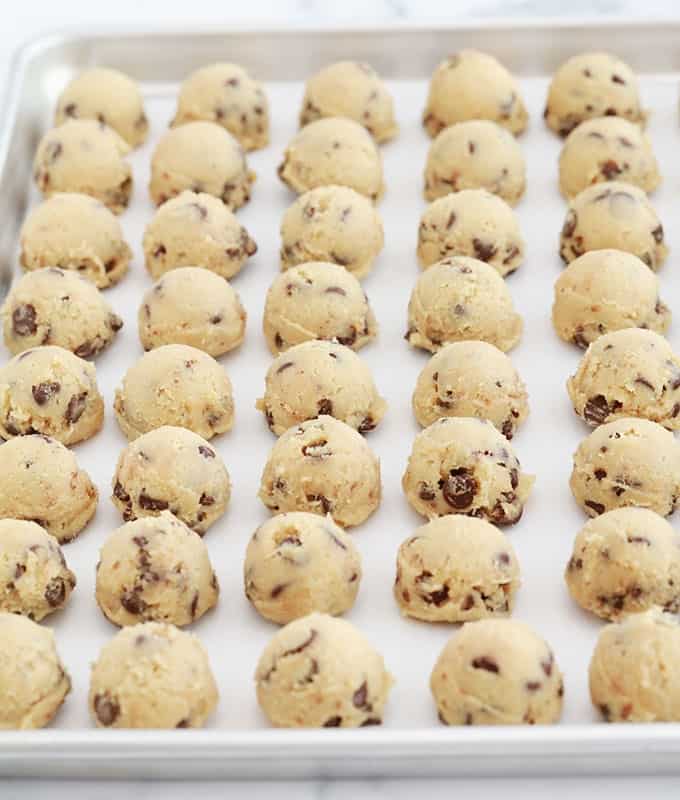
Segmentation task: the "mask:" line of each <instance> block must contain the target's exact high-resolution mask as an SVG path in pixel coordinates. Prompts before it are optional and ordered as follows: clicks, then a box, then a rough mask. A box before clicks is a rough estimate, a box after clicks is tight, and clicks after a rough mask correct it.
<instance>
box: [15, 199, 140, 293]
mask: <svg viewBox="0 0 680 800" xmlns="http://www.w3.org/2000/svg"><path fill="white" fill-rule="evenodd" d="M20 242H21V253H20V255H19V262H20V263H21V266H22V267H23V268H24V269H25V270H36V269H43V267H60V268H61V269H69V270H71V269H72V270H77V271H78V272H79V273H80V274H81V275H83V276H84V277H85V278H89V279H90V280H91V281H92V283H94V284H95V285H96V286H98V287H99V288H100V289H106V288H108V287H109V286H113V285H114V284H115V283H118V281H119V280H120V279H121V278H122V277H123V275H125V273H126V272H127V271H128V266H129V264H130V259H131V258H132V251H131V250H130V248H129V247H128V245H127V243H126V242H125V240H124V239H123V230H122V228H121V227H120V222H119V221H118V220H117V219H116V217H115V215H114V214H112V213H111V211H109V209H108V208H107V207H106V206H105V205H104V204H103V203H100V202H99V200H96V199H95V198H93V197H88V196H87V195H84V194H70V193H67V192H64V193H57V194H53V195H52V196H51V197H50V198H49V199H47V200H45V201H44V202H43V203H41V204H40V205H39V206H36V208H34V209H33V211H31V213H30V214H29V215H28V217H27V218H26V221H25V222H24V224H23V227H22V228H21V233H20Z"/></svg>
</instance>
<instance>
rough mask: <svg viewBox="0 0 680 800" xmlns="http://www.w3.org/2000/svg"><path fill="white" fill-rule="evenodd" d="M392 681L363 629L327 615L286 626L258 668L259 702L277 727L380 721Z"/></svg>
mask: <svg viewBox="0 0 680 800" xmlns="http://www.w3.org/2000/svg"><path fill="white" fill-rule="evenodd" d="M393 682H394V681H393V679H392V676H391V675H390V673H389V672H388V671H387V669H386V668H385V662H384V661H383V659H382V656H381V655H380V654H379V653H378V652H377V651H376V650H375V649H374V648H373V646H372V645H371V644H370V643H369V642H368V640H367V639H365V638H364V636H363V634H362V633H360V632H359V631H358V630H357V629H356V628H355V627H354V626H353V625H351V624H350V623H349V622H346V621H345V620H343V619H338V618H337V617H331V616H328V615H326V614H310V615H309V616H307V617H303V618H302V619H297V620H295V621H294V622H290V623H289V624H288V625H286V627H285V628H282V629H281V630H280V631H279V632H278V633H276V634H275V635H274V637H273V638H272V639H271V641H270V642H269V644H268V645H267V647H265V649H264V652H263V653H262V655H261V656H260V660H259V662H258V665H257V670H256V672H255V685H256V689H257V700H258V703H259V704H260V707H261V708H262V710H263V711H264V713H265V714H266V716H267V718H268V719H269V721H270V722H271V723H272V725H274V726H275V727H277V728H362V727H364V726H366V725H380V724H381V723H382V719H383V712H384V708H385V704H386V703H387V695H388V693H389V691H390V689H391V687H392V684H393Z"/></svg>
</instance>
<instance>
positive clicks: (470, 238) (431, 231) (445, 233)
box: [418, 189, 524, 277]
mask: <svg viewBox="0 0 680 800" xmlns="http://www.w3.org/2000/svg"><path fill="white" fill-rule="evenodd" d="M448 256H470V257H472V258H476V259H478V260H479V261H485V262H486V263H487V264H490V265H491V266H492V267H494V269H496V270H497V271H498V273H499V275H501V276H503V277H505V276H506V275H510V274H512V273H513V272H514V271H515V270H516V269H517V267H519V265H520V264H521V263H522V261H523V259H524V240H523V239H522V234H521V232H520V229H519V222H518V220H517V217H516V216H515V213H514V211H513V210H512V208H510V206H509V205H508V204H507V203H506V202H505V201H504V200H502V199H501V198H500V197H498V195H495V194H491V192H488V191H487V190H486V189H463V191H461V192H453V193H452V194H447V195H446V196H444V197H440V198H439V199H438V200H435V201H434V202H433V203H431V204H430V205H429V206H428V207H427V208H426V209H425V211H424V212H423V215H422V216H421V218H420V226H419V227H418V261H419V262H420V266H421V267H422V268H423V269H427V267H430V266H432V264H436V263H437V262H438V261H440V260H441V259H443V258H447V257H448Z"/></svg>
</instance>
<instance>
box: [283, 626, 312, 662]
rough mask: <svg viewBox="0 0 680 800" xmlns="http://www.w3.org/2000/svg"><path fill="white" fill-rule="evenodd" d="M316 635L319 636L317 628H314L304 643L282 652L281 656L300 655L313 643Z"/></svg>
mask: <svg viewBox="0 0 680 800" xmlns="http://www.w3.org/2000/svg"><path fill="white" fill-rule="evenodd" d="M316 637H317V633H316V630H315V629H314V628H312V629H311V630H310V632H309V636H308V637H307V638H306V639H305V640H304V642H302V644H299V645H298V646H297V647H293V648H292V649H290V650H286V651H284V652H283V653H281V657H282V658H285V657H286V656H295V655H298V654H299V653H301V652H302V651H303V650H306V649H307V648H308V647H309V646H310V645H311V644H312V642H313V641H314V640H315V639H316Z"/></svg>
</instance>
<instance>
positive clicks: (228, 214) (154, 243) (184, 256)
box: [144, 191, 257, 278]
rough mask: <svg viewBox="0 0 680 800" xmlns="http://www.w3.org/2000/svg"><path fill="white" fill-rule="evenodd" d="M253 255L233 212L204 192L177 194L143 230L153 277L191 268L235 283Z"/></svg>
mask: <svg viewBox="0 0 680 800" xmlns="http://www.w3.org/2000/svg"><path fill="white" fill-rule="evenodd" d="M256 252H257V245H256V244H255V242H254V241H253V239H251V237H250V234H249V233H248V231H247V230H246V229H245V228H244V227H243V226H242V225H241V223H240V222H239V221H238V220H237V219H236V217H235V216H234V214H233V212H232V211H230V210H229V209H228V208H227V207H226V206H225V205H224V203H223V202H222V201H221V200H220V199H219V198H217V197H213V196H212V195H211V194H205V192H202V193H200V194H197V193H196V192H189V191H186V192H181V193H180V194H179V195H178V196H177V197H173V198H172V199H171V200H168V201H167V202H166V203H163V205H162V206H161V207H160V208H159V209H158V210H157V211H156V214H155V215H154V217H153V219H152V220H151V222H150V223H149V224H148V225H147V226H146V230H145V231H144V260H145V263H146V268H147V270H148V271H149V274H150V275H151V277H152V278H160V277H161V275H164V274H165V273H166V272H168V271H169V270H171V269H175V267H192V266H194V265H195V264H200V265H201V266H202V267H204V268H205V269H209V270H210V271H211V272H215V273H216V274H217V275H221V276H222V277H223V278H233V277H234V275H236V274H237V273H239V272H240V271H241V268H242V267H243V265H244V264H245V263H246V261H247V260H248V259H249V258H250V256H252V255H254V254H255V253H256Z"/></svg>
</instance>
